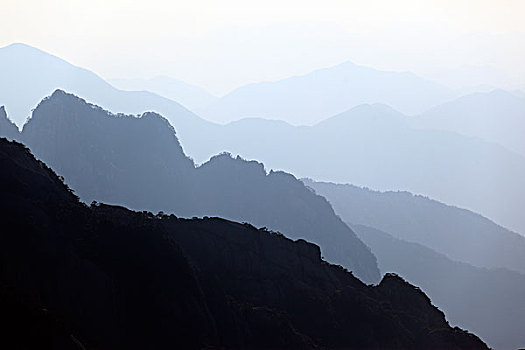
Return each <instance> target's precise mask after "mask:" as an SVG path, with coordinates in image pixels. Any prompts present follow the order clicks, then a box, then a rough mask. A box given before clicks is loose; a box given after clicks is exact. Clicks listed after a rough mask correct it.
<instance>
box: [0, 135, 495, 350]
mask: <svg viewBox="0 0 525 350" xmlns="http://www.w3.org/2000/svg"><path fill="white" fill-rule="evenodd" d="M0 165H1V167H0V190H1V193H2V197H1V199H0V213H1V216H0V219H1V220H2V223H3V230H2V231H1V232H0V261H1V263H2V264H1V265H0V266H2V268H1V269H0V291H3V290H6V288H7V290H8V291H10V292H9V295H10V298H11V299H17V298H18V299H19V300H23V301H22V302H21V304H22V306H20V307H17V308H16V309H15V310H14V311H12V312H10V313H9V314H6V313H2V315H1V317H4V318H5V317H10V316H9V315H13V314H14V316H15V317H19V316H21V315H26V316H27V317H30V318H31V320H36V321H35V322H34V323H33V324H32V325H27V323H26V324H20V322H8V323H4V324H5V326H4V328H3V330H4V331H5V332H6V336H5V337H2V339H1V340H0V341H1V342H4V341H9V340H12V336H13V335H16V334H20V333H23V334H25V338H24V339H23V341H28V342H33V343H36V344H38V345H40V346H38V347H39V348H54V349H69V348H72V347H71V341H73V342H74V343H75V344H76V345H77V346H78V347H81V348H86V349H114V348H128V349H145V348H151V349H177V348H179V349H202V348H208V349H214V348H215V349H224V348H231V349H268V348H273V349H320V348H322V349H341V348H345V349H385V348H388V349H449V350H450V349H452V350H454V349H457V350H459V349H472V350H474V349H487V347H486V346H485V345H484V344H483V343H482V342H481V341H480V340H479V339H478V338H477V337H475V336H473V335H472V334H469V333H467V332H465V331H462V330H459V329H457V328H455V329H452V328H451V327H450V326H449V325H448V323H447V322H446V321H445V317H444V315H443V313H442V312H440V311H439V310H438V309H436V308H435V307H434V306H432V305H431V303H430V300H429V299H428V298H427V297H425V295H424V294H423V293H422V292H421V291H419V290H418V289H417V288H415V287H413V286H411V285H410V284H408V283H406V282H404V281H403V280H402V279H401V278H399V277H397V276H393V275H387V276H385V278H384V279H383V281H382V282H381V283H380V284H379V285H378V286H376V287H373V286H367V285H365V284H363V283H362V282H361V281H359V280H358V279H357V278H355V277H353V276H352V274H350V273H348V272H347V271H345V270H344V269H343V268H341V267H339V266H334V265H330V264H328V263H326V262H324V261H323V260H321V258H320V252H319V248H318V247H316V246H315V245H312V244H311V243H307V242H305V241H303V240H298V241H292V240H290V239H288V238H285V237H284V236H283V235H281V234H278V233H273V232H269V231H267V230H264V229H256V228H254V227H253V226H251V225H249V224H239V223H235V222H231V221H227V220H224V219H219V218H204V219H191V220H190V219H180V218H177V217H175V216H173V215H170V216H167V215H163V214H160V213H159V214H158V215H153V214H151V213H148V212H142V213H139V212H132V211H129V210H127V209H125V208H122V207H115V206H108V205H103V204H94V205H92V206H91V207H88V206H86V205H84V204H82V203H81V202H79V200H78V199H77V198H76V197H75V195H74V194H73V193H71V191H70V190H69V189H68V187H67V186H65V185H64V184H63V183H62V182H61V181H60V179H59V178H58V177H57V176H56V175H55V174H54V172H53V171H52V170H50V169H49V168H48V167H47V166H46V165H45V164H43V163H41V162H39V161H37V160H36V159H35V158H34V157H33V156H32V155H31V153H30V152H29V150H28V149H26V148H24V147H23V146H22V145H20V144H17V143H13V142H8V141H7V140H5V139H0ZM2 295H4V293H3V292H2ZM10 305H14V306H15V307H16V306H17V305H16V304H10ZM27 310H29V311H27ZM31 310H36V311H35V312H36V313H37V314H41V313H49V315H50V316H49V319H44V320H43V321H42V322H40V321H39V318H38V317H37V316H34V315H33V314H32V313H33V311H31ZM6 315H7V316H6ZM50 319H51V320H58V321H56V322H55V321H50ZM54 322H55V323H54ZM56 324H59V325H58V326H55V325H56ZM25 327H27V328H25ZM20 328H22V329H20ZM48 330H54V331H52V332H50V333H49V334H48V337H47V338H46V339H44V340H42V339H41V338H39V336H38V335H39V334H43V333H44V332H47V331H48ZM29 331H30V332H29ZM10 337H11V338H10ZM49 344H51V345H49Z"/></svg>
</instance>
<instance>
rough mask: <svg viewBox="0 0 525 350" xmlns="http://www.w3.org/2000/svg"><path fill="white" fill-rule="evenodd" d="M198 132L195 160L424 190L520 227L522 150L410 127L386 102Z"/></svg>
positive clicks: (523, 224)
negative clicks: (223, 155)
mask: <svg viewBox="0 0 525 350" xmlns="http://www.w3.org/2000/svg"><path fill="white" fill-rule="evenodd" d="M203 139H204V140H206V141H201V142H198V141H200V140H202V139H197V140H194V141H195V142H196V143H195V144H193V143H192V142H190V143H186V145H185V149H187V150H190V154H192V155H193V156H195V157H196V160H197V161H202V160H203V159H207V157H209V156H210V155H211V154H213V153H214V152H218V151H222V150H226V151H229V152H232V153H233V154H240V155H242V156H243V157H244V158H247V159H258V160H260V161H262V162H264V164H265V165H266V166H268V167H270V168H273V169H283V170H285V171H287V172H291V173H292V174H294V175H296V176H298V177H310V178H313V179H322V180H325V181H333V182H340V183H354V184H358V185H361V186H367V187H372V188H377V189H381V190H400V189H401V190H407V191H411V192H413V193H420V194H425V195H427V196H430V197H432V198H436V199H438V200H440V201H442V202H445V203H449V204H453V205H456V206H460V207H463V208H467V209H470V210H473V211H475V212H478V213H480V214H482V215H484V216H487V217H489V218H490V219H492V220H494V221H495V222H497V223H498V224H501V225H504V226H505V227H508V228H510V229H512V230H515V231H517V232H520V233H522V232H523V233H525V219H524V217H523V215H522V212H521V208H523V207H525V157H522V156H520V155H518V154H516V153H513V152H511V151H509V150H508V149H506V148H504V147H502V146H499V145H496V144H492V143H487V142H484V141H482V140H479V139H475V138H469V137H465V136H461V135H459V134H456V133H451V132H447V131H435V130H416V129H413V128H411V127H410V125H409V124H408V117H406V116H404V115H403V114H401V113H398V112H396V111H395V110H393V109H391V108H389V107H387V106H384V105H363V106H359V107H356V108H354V109H352V110H350V111H347V112H345V113H342V114H340V115H337V116H335V117H333V118H330V119H328V120H326V121H324V122H322V123H319V124H317V125H315V126H312V127H294V126H291V125H288V124H285V123H283V122H276V121H265V120H260V119H246V120H241V121H239V122H235V123H231V124H229V125H227V126H224V127H223V128H222V129H220V130H218V131H217V130H216V129H214V131H210V132H209V133H203ZM206 146H207V147H209V148H208V150H207V151H204V148H205V147H206ZM192 150H193V151H194V152H193V153H192V152H191V151H192ZM199 150H201V151H204V152H199ZM197 154H199V155H198V156H197Z"/></svg>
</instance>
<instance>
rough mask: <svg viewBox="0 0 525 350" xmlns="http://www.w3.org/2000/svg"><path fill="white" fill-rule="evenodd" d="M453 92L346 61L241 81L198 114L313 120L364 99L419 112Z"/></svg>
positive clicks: (405, 75) (409, 75) (296, 121)
mask: <svg viewBox="0 0 525 350" xmlns="http://www.w3.org/2000/svg"><path fill="white" fill-rule="evenodd" d="M454 97H456V96H455V94H454V92H453V91H452V90H449V89H448V88H445V87H443V86H440V85H438V84H436V83H433V82H431V81H428V80H425V79H423V78H420V77H418V76H417V75H415V74H413V73H409V72H387V71H379V70H375V69H372V68H368V67H363V66H358V65H356V64H353V63H350V62H346V63H342V64H340V65H338V66H335V67H330V68H324V69H319V70H316V71H313V72H311V73H309V74H306V75H303V76H296V77H291V78H287V79H283V80H280V81H275V82H262V83H253V84H249V85H245V86H241V87H239V88H237V89H235V90H234V91H232V92H231V93H229V94H227V95H225V96H223V97H221V98H220V99H219V100H218V101H216V102H215V103H213V104H211V105H210V106H209V107H208V108H207V109H205V110H204V111H203V112H201V115H203V116H204V117H206V118H207V119H209V120H213V121H216V122H221V123H224V122H230V121H234V120H238V119H241V118H245V117H259V118H267V119H279V120H283V121H286V122H288V123H291V124H294V125H311V124H315V123H317V122H319V121H321V120H324V119H326V118H329V117H331V116H333V115H335V114H338V113H342V112H344V111H346V110H348V109H350V108H352V107H355V106H357V105H360V104H364V103H384V104H388V105H390V106H392V107H393V108H395V109H397V110H400V111H402V112H404V113H407V114H418V113H421V112H423V111H425V110H427V109H429V108H430V107H432V106H435V105H438V104H441V103H443V102H445V101H448V100H450V99H452V98H454Z"/></svg>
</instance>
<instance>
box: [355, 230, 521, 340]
mask: <svg viewBox="0 0 525 350" xmlns="http://www.w3.org/2000/svg"><path fill="white" fill-rule="evenodd" d="M352 228H353V229H354V230H355V231H356V233H357V234H358V235H359V237H360V238H361V239H362V240H363V241H364V242H365V243H366V244H367V245H369V246H370V247H371V248H372V251H373V252H374V253H375V254H376V256H377V258H378V261H379V267H380V269H381V271H383V272H386V271H389V272H396V273H399V274H400V275H402V276H403V278H406V279H407V281H409V282H410V283H414V284H416V285H418V286H420V287H421V288H422V289H423V291H424V292H425V293H427V294H428V295H429V296H430V298H431V299H432V301H433V303H434V304H436V305H437V306H438V307H439V308H440V309H442V310H443V311H444V312H445V314H446V315H447V319H448V320H449V321H450V323H451V324H457V325H459V326H460V327H464V328H467V329H469V330H471V331H473V332H474V333H476V334H477V335H478V336H480V337H481V338H482V339H483V340H485V341H486V342H487V343H488V344H489V345H490V346H492V347H494V348H495V349H501V350H515V349H518V348H520V347H523V345H524V344H525V334H524V333H523V321H524V320H525V309H524V308H523V307H521V306H522V305H523V303H524V302H525V297H524V291H525V275H522V274H520V273H517V272H514V271H510V270H506V269H483V268H477V267H474V266H472V265H469V264H465V263H460V262H456V261H453V260H450V259H448V258H447V257H446V256H444V255H443V254H439V253H437V252H435V251H433V250H432V249H429V248H427V247H425V246H423V245H421V244H418V243H411V242H407V241H403V240H400V239H397V238H394V237H393V236H392V235H389V234H388V233H385V232H382V231H379V230H376V229H374V228H371V227H367V226H362V225H353V226H352Z"/></svg>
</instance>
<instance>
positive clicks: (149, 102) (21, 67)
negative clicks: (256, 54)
mask: <svg viewBox="0 0 525 350" xmlns="http://www.w3.org/2000/svg"><path fill="white" fill-rule="evenodd" d="M0 76H1V77H2V81H1V83H0V106H1V105H4V106H5V107H6V110H7V113H8V115H9V117H10V118H11V120H12V121H13V122H14V123H15V124H17V125H18V127H20V128H21V127H22V126H23V124H24V123H25V121H26V120H27V118H29V117H30V116H31V111H32V109H34V108H35V106H36V105H37V104H38V103H39V102H40V101H41V100H42V99H43V98H44V97H45V96H49V95H50V94H51V93H53V91H55V90H56V89H64V90H67V91H69V92H72V93H75V94H78V95H79V96H82V97H84V98H85V99H86V100H88V101H90V102H93V103H96V104H97V105H100V106H103V107H104V108H106V109H108V110H110V111H112V112H115V113H120V112H121V113H128V114H142V113H144V112H147V111H154V112H158V113H161V114H163V115H165V116H167V118H168V119H169V120H170V122H171V123H172V125H177V130H178V131H179V132H181V134H184V136H181V139H184V137H186V136H187V137H188V138H194V137H197V135H195V134H193V133H194V132H195V131H197V130H198V129H199V128H201V125H202V124H207V122H206V121H204V120H203V119H201V118H199V117H198V116H196V115H195V114H193V113H192V112H190V111H188V110H187V109H185V108H184V107H182V106H181V105H180V104H178V103H177V102H175V101H172V100H170V99H167V98H164V97H161V96H158V95H156V94H154V93H151V92H148V91H122V90H118V89H116V88H114V87H113V86H111V85H110V84H108V83H107V82H106V81H104V80H103V79H102V78H100V77H99V76H97V75H96V74H94V73H93V72H91V71H89V70H87V69H83V68H80V67H76V66H74V65H72V64H70V63H68V62H66V61H64V60H62V59H60V58H58V57H56V56H53V55H50V54H48V53H46V52H43V51H41V50H38V49H36V48H33V47H31V46H28V45H24V44H13V45H9V46H6V47H3V48H0Z"/></svg>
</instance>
